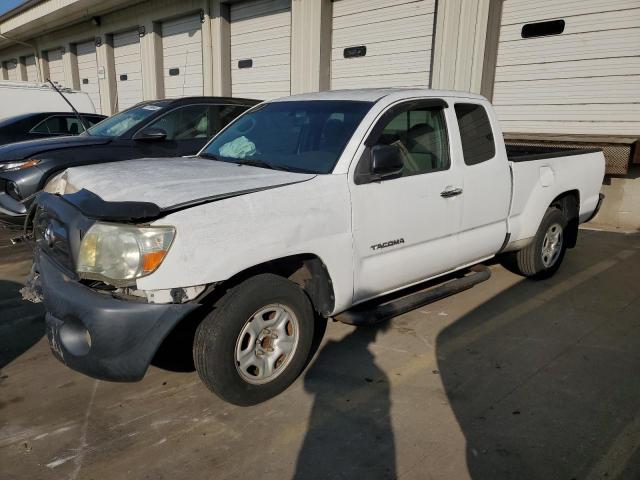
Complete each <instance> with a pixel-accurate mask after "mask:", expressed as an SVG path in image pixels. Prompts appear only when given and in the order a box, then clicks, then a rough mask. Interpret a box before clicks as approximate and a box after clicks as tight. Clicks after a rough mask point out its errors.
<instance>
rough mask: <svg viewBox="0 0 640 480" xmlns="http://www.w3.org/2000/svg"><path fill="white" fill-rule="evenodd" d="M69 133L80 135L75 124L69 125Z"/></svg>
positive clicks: (78, 128)
mask: <svg viewBox="0 0 640 480" xmlns="http://www.w3.org/2000/svg"><path fill="white" fill-rule="evenodd" d="M69 133H70V134H71V135H77V134H78V133H80V127H79V126H78V124H77V123H72V124H71V125H69Z"/></svg>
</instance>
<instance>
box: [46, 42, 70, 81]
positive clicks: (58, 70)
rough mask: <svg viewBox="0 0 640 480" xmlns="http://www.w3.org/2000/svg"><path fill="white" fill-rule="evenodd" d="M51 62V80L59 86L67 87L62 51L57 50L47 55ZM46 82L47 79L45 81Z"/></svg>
mask: <svg viewBox="0 0 640 480" xmlns="http://www.w3.org/2000/svg"><path fill="white" fill-rule="evenodd" d="M45 57H46V59H47V60H48V62H49V79H50V80H51V81H52V82H54V83H57V84H58V85H62V86H65V87H66V85H65V78H64V63H63V62H62V50H60V49H59V48H56V49H55V50H49V51H48V52H46V53H45ZM45 80H46V79H45Z"/></svg>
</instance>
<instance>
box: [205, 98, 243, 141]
mask: <svg viewBox="0 0 640 480" xmlns="http://www.w3.org/2000/svg"><path fill="white" fill-rule="evenodd" d="M248 108H249V107H244V106H241V105H212V106H211V132H210V133H211V135H214V134H216V133H218V132H219V131H220V130H222V129H223V128H224V127H226V126H227V125H228V124H229V123H230V122H231V121H232V120H234V119H235V118H236V117H237V116H238V115H240V114H241V113H243V112H245V111H246V110H248Z"/></svg>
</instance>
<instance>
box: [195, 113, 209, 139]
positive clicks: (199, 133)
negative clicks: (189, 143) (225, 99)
mask: <svg viewBox="0 0 640 480" xmlns="http://www.w3.org/2000/svg"><path fill="white" fill-rule="evenodd" d="M208 126H209V122H208V121H207V116H206V115H203V116H202V118H201V119H200V121H199V122H198V124H197V125H196V138H206V137H207V136H208V131H207V130H208V128H207V127H208Z"/></svg>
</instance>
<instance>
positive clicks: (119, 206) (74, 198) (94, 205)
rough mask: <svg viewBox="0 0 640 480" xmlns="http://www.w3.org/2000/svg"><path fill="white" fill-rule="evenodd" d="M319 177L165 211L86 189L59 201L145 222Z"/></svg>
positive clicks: (98, 214)
mask: <svg viewBox="0 0 640 480" xmlns="http://www.w3.org/2000/svg"><path fill="white" fill-rule="evenodd" d="M315 177H316V175H314V176H312V177H310V178H306V179H304V180H298V181H295V182H287V183H280V184H277V185H268V186H264V187H258V188H250V189H246V190H238V191H235V192H227V193H221V194H218V195H211V196H207V197H202V198H196V199H194V200H189V201H187V202H181V203H177V204H175V205H171V206H168V207H164V208H161V207H159V206H158V205H157V204H155V203H152V202H135V201H125V202H109V201H106V200H103V199H102V198H101V197H100V196H98V195H96V194H95V193H93V192H90V191H89V190H86V189H84V188H83V189H81V190H79V191H77V192H75V193H69V194H65V195H64V196H59V198H61V199H62V200H64V201H65V202H67V203H69V204H71V205H73V206H74V207H76V208H77V209H78V210H80V212H81V213H82V214H83V215H85V216H87V217H89V218H91V219H94V220H105V221H114V222H131V223H141V222H151V221H154V220H157V219H159V218H162V217H164V216H166V215H169V214H171V213H176V212H179V211H181V210H186V209H188V208H192V207H196V206H199V205H204V204H207V203H213V202H217V201H220V200H225V199H227V198H234V197H239V196H242V195H248V194H251V193H257V192H263V191H266V190H272V189H274V188H280V187H287V186H289V185H295V184H298V183H303V182H308V181H309V180H313V179H314V178H315ZM47 196H54V195H53V194H51V193H47V192H40V193H39V194H38V197H37V200H36V202H37V203H39V204H40V203H43V200H45V199H46V198H47Z"/></svg>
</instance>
